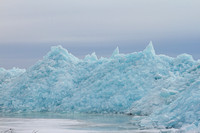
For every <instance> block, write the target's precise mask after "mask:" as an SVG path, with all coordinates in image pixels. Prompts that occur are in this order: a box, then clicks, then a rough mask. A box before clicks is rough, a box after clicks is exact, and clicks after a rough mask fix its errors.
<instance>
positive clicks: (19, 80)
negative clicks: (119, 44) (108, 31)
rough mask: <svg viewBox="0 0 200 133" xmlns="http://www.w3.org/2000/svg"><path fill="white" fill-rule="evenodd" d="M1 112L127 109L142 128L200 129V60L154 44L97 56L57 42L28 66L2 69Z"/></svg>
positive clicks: (120, 110)
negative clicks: (158, 48) (163, 50)
mask: <svg viewBox="0 0 200 133" xmlns="http://www.w3.org/2000/svg"><path fill="white" fill-rule="evenodd" d="M0 112H1V113H12V112H65V113H74V112H75V113H123V114H132V115H134V117H133V120H132V122H133V123H135V124H138V125H139V126H141V127H144V128H155V127H156V128H162V127H164V128H181V127H186V128H187V129H191V128H192V129H195V128H196V129H197V130H198V129H200V60H194V59H193V58H192V56H191V55H188V54H182V55H179V56H177V57H176V58H172V57H168V56H165V55H156V53H155V50H154V48H153V45H152V43H150V44H149V45H148V46H147V47H146V48H145V49H144V50H143V51H140V52H134V53H130V54H121V53H119V49H118V48H116V49H115V50H114V52H113V54H112V56H111V57H110V58H104V57H101V58H99V59H98V58H97V56H96V54H95V53H92V54H91V55H87V56H86V57H85V58H84V59H79V58H77V57H75V56H73V55H72V54H71V53H69V52H68V51H67V50H66V49H64V48H62V46H54V47H52V48H51V51H50V52H49V53H47V55H45V56H44V57H43V59H42V60H39V61H38V62H37V63H36V64H35V65H33V66H31V67H30V68H28V69H27V70H25V69H18V68H13V69H11V70H6V69H3V68H0ZM188 125H189V126H188Z"/></svg>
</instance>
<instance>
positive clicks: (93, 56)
mask: <svg viewBox="0 0 200 133" xmlns="http://www.w3.org/2000/svg"><path fill="white" fill-rule="evenodd" d="M84 60H86V61H96V60H98V58H97V56H96V53H95V52H93V53H92V54H91V55H86V56H85V59H84Z"/></svg>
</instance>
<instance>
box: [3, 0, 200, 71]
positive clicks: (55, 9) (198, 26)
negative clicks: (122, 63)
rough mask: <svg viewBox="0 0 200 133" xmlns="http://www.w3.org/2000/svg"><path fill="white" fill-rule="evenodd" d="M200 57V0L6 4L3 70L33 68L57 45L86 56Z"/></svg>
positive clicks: (10, 0) (26, 0) (24, 0)
mask: <svg viewBox="0 0 200 133" xmlns="http://www.w3.org/2000/svg"><path fill="white" fill-rule="evenodd" d="M149 41H153V44H154V47H155V50H156V52H157V53H158V54H161V53H162V54H167V55H169V56H174V57H175V56H177V55H178V54H181V53H188V54H191V55H193V57H194V58H195V59H199V58H200V1H199V0H0V67H4V68H12V67H14V66H15V67H20V68H27V67H29V66H31V65H33V64H34V63H35V62H36V61H37V60H38V59H41V58H42V57H43V56H44V55H45V54H46V53H47V52H48V51H49V50H50V46H52V45H62V46H63V47H65V48H66V49H68V51H69V52H71V53H72V54H74V55H76V56H78V57H80V58H83V57H84V55H86V54H89V53H91V52H93V51H95V52H96V53H97V55H98V56H99V57H100V56H106V57H107V56H110V55H111V54H112V51H113V50H114V49H115V48H116V47H117V46H119V49H120V52H122V53H130V52H135V51H141V50H143V49H144V48H145V47H146V46H147V45H148V43H149Z"/></svg>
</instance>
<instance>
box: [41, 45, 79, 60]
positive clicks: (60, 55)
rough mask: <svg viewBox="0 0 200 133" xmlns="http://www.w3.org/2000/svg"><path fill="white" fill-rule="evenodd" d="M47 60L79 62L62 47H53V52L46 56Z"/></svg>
mask: <svg viewBox="0 0 200 133" xmlns="http://www.w3.org/2000/svg"><path fill="white" fill-rule="evenodd" d="M45 58H48V59H53V60H74V61H75V60H77V58H76V57H75V56H73V55H72V54H71V53H69V52H68V51H67V49H65V48H63V47H62V46H61V45H58V46H52V47H51V51H50V52H49V53H48V54H47V55H46V56H45Z"/></svg>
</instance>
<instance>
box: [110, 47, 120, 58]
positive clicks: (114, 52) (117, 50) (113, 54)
mask: <svg viewBox="0 0 200 133" xmlns="http://www.w3.org/2000/svg"><path fill="white" fill-rule="evenodd" d="M116 55H119V48H118V46H117V47H116V49H115V50H114V51H113V53H112V56H111V57H115V56H116Z"/></svg>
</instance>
